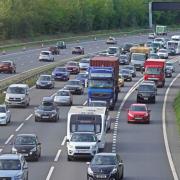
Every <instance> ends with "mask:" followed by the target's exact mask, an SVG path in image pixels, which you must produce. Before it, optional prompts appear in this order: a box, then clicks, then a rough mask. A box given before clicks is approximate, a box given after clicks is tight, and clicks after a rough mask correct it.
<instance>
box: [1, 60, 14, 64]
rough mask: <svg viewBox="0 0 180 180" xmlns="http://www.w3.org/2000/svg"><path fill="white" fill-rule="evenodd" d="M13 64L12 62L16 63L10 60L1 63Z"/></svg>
mask: <svg viewBox="0 0 180 180" xmlns="http://www.w3.org/2000/svg"><path fill="white" fill-rule="evenodd" d="M5 62H6V63H12V62H14V61H10V60H6V61H1V63H5Z"/></svg>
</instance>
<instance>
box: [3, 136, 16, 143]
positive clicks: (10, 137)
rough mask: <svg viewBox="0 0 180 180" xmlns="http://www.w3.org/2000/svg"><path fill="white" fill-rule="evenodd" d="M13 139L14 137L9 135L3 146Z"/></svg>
mask: <svg viewBox="0 0 180 180" xmlns="http://www.w3.org/2000/svg"><path fill="white" fill-rule="evenodd" d="M13 137H14V134H11V135H10V136H9V138H8V139H7V140H6V142H5V144H8V143H9V142H10V140H11V139H12V138H13Z"/></svg>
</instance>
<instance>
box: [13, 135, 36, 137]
mask: <svg viewBox="0 0 180 180" xmlns="http://www.w3.org/2000/svg"><path fill="white" fill-rule="evenodd" d="M19 136H29V137H36V134H18V135H17V136H16V137H19Z"/></svg>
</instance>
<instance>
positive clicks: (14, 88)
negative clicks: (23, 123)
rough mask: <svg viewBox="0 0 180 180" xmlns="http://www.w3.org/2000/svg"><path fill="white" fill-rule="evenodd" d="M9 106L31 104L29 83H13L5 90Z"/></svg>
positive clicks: (6, 101)
mask: <svg viewBox="0 0 180 180" xmlns="http://www.w3.org/2000/svg"><path fill="white" fill-rule="evenodd" d="M4 93H5V94H6V96H5V103H6V104H7V106H23V107H26V106H29V102H30V97H29V86H28V85H27V84H11V85H10V86H9V87H8V89H7V91H5V92H4Z"/></svg>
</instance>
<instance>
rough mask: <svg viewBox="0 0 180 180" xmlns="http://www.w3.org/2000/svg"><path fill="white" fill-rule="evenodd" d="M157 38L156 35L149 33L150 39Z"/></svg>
mask: <svg viewBox="0 0 180 180" xmlns="http://www.w3.org/2000/svg"><path fill="white" fill-rule="evenodd" d="M154 38H156V33H149V35H148V39H154Z"/></svg>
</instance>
